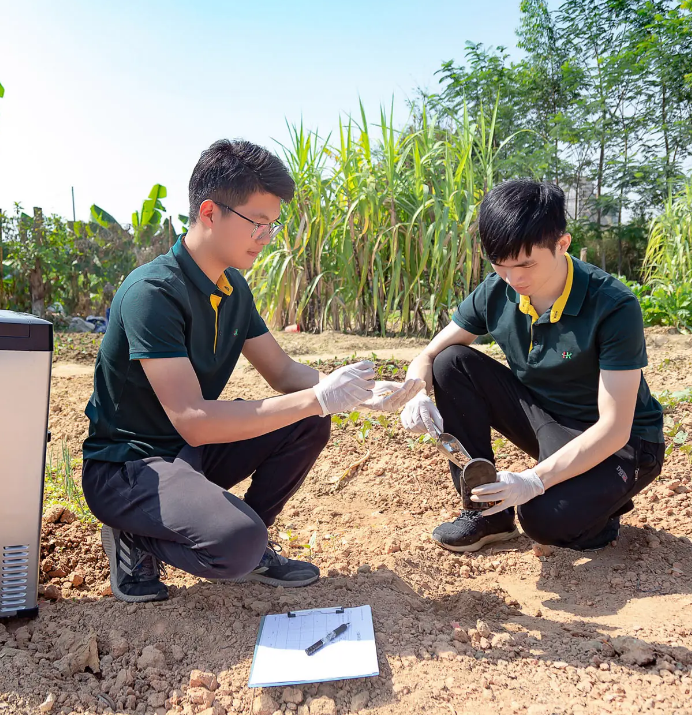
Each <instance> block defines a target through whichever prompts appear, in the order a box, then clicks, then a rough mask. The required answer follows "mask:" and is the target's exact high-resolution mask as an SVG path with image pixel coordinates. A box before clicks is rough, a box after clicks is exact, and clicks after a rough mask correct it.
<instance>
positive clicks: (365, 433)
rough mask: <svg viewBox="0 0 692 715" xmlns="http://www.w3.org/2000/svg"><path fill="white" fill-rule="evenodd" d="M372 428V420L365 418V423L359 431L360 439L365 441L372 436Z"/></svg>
mask: <svg viewBox="0 0 692 715" xmlns="http://www.w3.org/2000/svg"><path fill="white" fill-rule="evenodd" d="M371 430H372V422H371V421H370V420H363V424H362V425H361V426H360V429H359V430H358V432H357V438H358V441H359V442H361V443H363V442H365V440H366V439H368V437H369V436H370V431H371Z"/></svg>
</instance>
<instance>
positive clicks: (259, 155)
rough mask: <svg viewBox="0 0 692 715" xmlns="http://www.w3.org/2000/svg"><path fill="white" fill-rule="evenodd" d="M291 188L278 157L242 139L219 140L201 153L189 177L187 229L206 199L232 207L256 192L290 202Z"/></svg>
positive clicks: (292, 191)
mask: <svg viewBox="0 0 692 715" xmlns="http://www.w3.org/2000/svg"><path fill="white" fill-rule="evenodd" d="M295 188H296V186H295V182H294V181H293V179H292V178H291V175H290V174H289V173H288V169H287V168H286V165H285V164H284V163H283V162H282V161H281V159H279V157H278V156H275V155H274V154H272V153H271V152H270V151H268V150H267V149H265V148H264V147H261V146H258V145H257V144H252V143H251V142H249V141H245V140H243V139H236V140H234V141H230V140H228V139H219V140H218V141H215V142H214V143H213V144H212V145H211V146H210V147H209V148H208V149H205V150H204V151H203V152H202V156H200V158H199V161H198V162H197V165H196V166H195V168H194V170H193V172H192V176H191V177H190V184H189V195H190V225H192V224H194V223H195V222H196V221H197V216H198V215H199V207H200V206H201V205H202V202H203V201H206V200H207V199H211V200H212V201H221V202H222V203H224V204H227V205H228V206H231V207H235V206H242V205H243V204H244V203H245V202H246V201H247V199H248V198H249V197H250V196H251V195H252V194H254V193H258V192H259V193H263V194H273V195H274V196H278V197H279V198H280V199H283V200H284V201H290V200H291V199H292V198H293V194H294V192H295Z"/></svg>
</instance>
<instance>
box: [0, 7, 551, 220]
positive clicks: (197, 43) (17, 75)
mask: <svg viewBox="0 0 692 715" xmlns="http://www.w3.org/2000/svg"><path fill="white" fill-rule="evenodd" d="M555 4H556V3H551V5H555ZM0 17H1V31H0V83H2V84H3V85H4V87H5V97H4V99H0V208H2V209H4V210H5V211H10V210H12V208H13V203H14V202H15V201H19V202H21V204H22V205H23V206H24V208H25V210H29V211H30V209H31V207H32V206H42V207H43V209H44V211H45V212H46V213H58V214H61V215H62V216H65V217H67V218H72V199H71V193H70V188H71V187H72V186H74V189H75V197H76V210H77V218H79V219H87V218H88V217H89V207H90V206H91V204H92V203H96V204H98V205H99V206H101V207H102V208H104V209H106V210H107V211H109V212H110V213H112V214H113V215H114V216H115V217H116V218H117V219H118V220H120V221H121V222H122V223H129V222H130V216H131V214H132V211H133V210H135V209H138V208H139V207H140V206H141V203H142V200H143V199H144V198H145V197H146V196H147V194H148V193H149V190H150V189H151V186H152V185H153V184H155V183H161V184H163V185H164V186H166V187H167V188H168V199H167V200H165V201H164V205H165V206H166V209H167V211H168V212H169V213H170V214H172V215H173V216H177V214H178V213H184V214H187V212H188V211H187V182H188V179H189V176H190V173H191V171H192V168H193V167H194V165H195V163H196V161H197V159H198V158H199V154H200V152H201V151H202V150H203V149H204V148H205V147H206V146H208V145H209V144H210V143H211V142H212V141H214V140H215V139H218V138H221V137H229V138H235V137H243V138H245V139H249V140H251V141H254V142H256V143H259V144H263V145H265V146H267V147H269V148H273V149H275V150H276V149H278V147H277V145H276V144H275V142H274V140H279V141H282V142H285V141H286V140H287V138H288V132H287V129H286V121H288V122H290V123H299V122H300V121H301V117H302V119H303V122H304V124H305V126H306V127H307V128H311V129H319V131H320V132H321V133H322V134H327V133H329V132H330V131H332V130H333V129H335V128H336V127H337V126H338V118H339V114H340V113H342V114H349V113H352V114H354V115H355V114H356V113H357V111H358V98H359V96H360V97H361V98H362V99H363V101H364V104H365V107H366V110H367V112H368V116H369V118H370V121H375V120H376V119H377V116H378V114H379V106H380V104H382V103H384V104H386V105H389V104H390V102H391V101H392V97H394V103H395V122H396V123H397V124H398V125H399V126H401V125H403V124H404V123H405V121H406V118H407V116H408V110H407V107H406V99H407V98H412V97H413V96H414V94H415V89H416V87H425V88H428V89H430V90H435V89H436V88H437V78H436V77H435V71H436V70H438V69H439V67H440V65H441V63H442V62H443V61H444V60H448V59H454V60H456V61H460V60H461V59H462V58H463V53H464V43H465V41H466V40H473V41H475V42H483V43H484V44H487V45H493V46H497V45H505V46H508V47H509V48H511V50H512V53H513V55H516V53H517V51H516V49H515V42H516V36H515V34H514V31H515V28H516V27H517V26H518V22H519V0H494V1H493V2H492V3H488V2H485V3H483V2H478V1H477V0H429V2H426V3H420V2H413V0H374V1H373V0H348V2H342V3H336V2H329V1H326V2H325V0H321V1H318V0H294V1H293V2H286V0H282V1H281V2H279V1H278V0H263V1H262V2H257V1H255V2H243V3H241V2H237V1H236V0H226V1H225V2H224V1H223V0H195V1H194V2H192V1H191V0H188V1H187V2H183V1H182V0H166V2H164V1H163V0H149V1H148V2H146V3H144V2H141V1H136V0H120V1H119V2H117V3H106V2H93V0H92V1H91V2H87V1H86V0H62V2H52V1H51V0H22V2H5V3H2V12H1V14H0ZM516 56H518V55H516Z"/></svg>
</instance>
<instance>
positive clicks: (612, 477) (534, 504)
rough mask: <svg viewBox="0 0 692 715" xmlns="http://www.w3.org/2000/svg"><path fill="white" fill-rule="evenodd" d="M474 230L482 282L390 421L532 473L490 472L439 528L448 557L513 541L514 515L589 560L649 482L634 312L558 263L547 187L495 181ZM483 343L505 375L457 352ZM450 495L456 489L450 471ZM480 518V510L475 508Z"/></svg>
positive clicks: (655, 437) (618, 290) (620, 296)
mask: <svg viewBox="0 0 692 715" xmlns="http://www.w3.org/2000/svg"><path fill="white" fill-rule="evenodd" d="M478 230H479V233H480V239H481V243H482V246H483V250H484V253H485V256H486V258H487V259H488V260H489V262H490V263H491V265H492V268H493V271H494V272H493V273H491V274H490V275H489V276H488V277H487V278H486V279H485V280H484V281H483V282H482V283H481V284H480V285H479V286H478V288H476V289H475V290H474V291H473V292H472V293H471V294H470V295H469V296H468V297H467V298H466V299H465V300H464V301H463V302H462V303H461V305H460V306H459V308H458V310H457V311H456V313H455V314H454V316H453V320H452V322H451V323H450V324H449V325H448V326H447V327H446V328H444V330H442V331H441V332H440V333H439V334H438V335H437V336H436V337H435V338H434V339H433V340H432V342H431V343H430V344H429V345H428V346H427V347H426V348H425V349H424V350H423V352H422V353H421V354H420V355H419V356H418V357H417V358H415V359H414V360H413V362H412V363H411V365H410V367H409V370H408V373H407V378H409V379H422V380H424V381H425V384H426V387H427V389H428V390H434V395H435V403H433V401H432V400H431V399H430V398H429V397H428V396H427V394H425V392H421V393H418V394H417V395H416V396H415V397H414V398H413V399H412V400H411V401H410V402H409V403H408V404H407V405H406V407H405V408H404V410H403V412H402V415H401V421H402V423H403V425H404V426H405V427H406V428H407V429H409V430H412V431H413V432H425V431H433V430H434V427H437V428H438V429H441V428H442V426H443V425H444V429H445V430H446V431H447V432H450V433H451V434H452V435H454V436H455V437H456V438H458V439H459V440H460V441H461V443H462V444H463V445H464V446H465V447H466V449H467V451H468V452H469V453H470V456H471V457H473V458H477V457H481V458H485V459H487V460H490V461H494V456H493V450H492V446H491V438H490V434H491V433H490V430H491V428H494V429H495V430H497V431H498V432H500V433H501V434H503V435H504V436H505V437H506V438H507V439H509V440H510V441H511V442H513V443H514V444H515V445H516V446H517V447H519V448H520V449H521V450H523V451H524V452H525V453H526V454H527V455H529V456H530V457H532V458H533V459H535V460H537V464H536V465H535V466H534V467H533V468H531V469H527V470H525V471H523V472H519V473H514V472H508V471H501V472H499V473H498V474H497V481H496V482H494V483H491V484H486V485H484V486H478V487H476V488H475V489H473V490H472V496H471V501H473V502H480V506H481V507H482V505H483V503H486V502H495V504H494V505H493V506H491V507H490V508H487V509H485V510H484V511H477V510H468V509H467V510H462V512H461V514H460V516H459V517H458V518H457V519H455V520H454V521H452V522H449V523H444V524H441V525H440V526H438V527H437V528H436V529H435V530H434V532H433V538H434V540H435V541H436V542H437V543H438V544H439V545H440V546H442V547H444V548H445V549H449V550H450V551H476V550H477V549H479V548H481V547H482V546H483V545H484V544H487V543H490V542H495V541H505V540H507V539H512V538H514V537H515V536H517V534H518V532H517V529H516V526H515V507H516V508H517V512H518V514H517V515H518V518H519V521H520V523H521V525H522V527H523V529H524V531H525V533H526V534H528V536H530V537H531V538H532V539H534V540H535V541H537V542H539V543H542V544H552V545H555V546H562V547H567V548H571V549H575V550H580V551H596V550H599V549H602V548H604V547H605V546H607V545H608V544H609V543H611V542H613V541H615V540H616V539H617V537H618V534H619V529H620V516H621V515H622V514H624V513H626V512H628V511H630V510H631V509H633V508H634V505H633V502H632V497H633V496H634V495H635V494H637V493H638V492H640V491H641V490H642V489H643V488H644V487H646V486H647V485H648V484H650V483H651V482H652V481H653V480H654V479H655V478H656V477H657V476H658V475H659V474H660V472H661V467H662V463H663V457H664V443H663V411H662V409H661V405H660V404H659V403H658V402H657V401H656V400H655V399H654V398H653V397H652V395H651V393H650V391H649V388H648V386H647V384H646V381H645V380H644V377H643V375H642V368H643V367H645V366H646V364H647V358H646V347H645V340H644V328H643V322H642V315H641V310H640V307H639V303H638V302H637V300H636V298H635V297H634V295H633V294H632V293H631V292H630V290H629V289H628V288H627V287H626V286H624V285H623V284H622V283H621V282H620V281H618V280H617V279H615V278H613V277H612V276H610V275H609V274H607V273H605V272H604V271H602V270H600V269H599V268H596V267H594V266H592V265H589V264H587V263H583V262H582V261H579V260H577V259H576V258H573V257H572V256H570V255H569V253H568V252H567V250H568V249H569V246H570V241H571V237H570V235H569V234H568V233H566V220H565V197H564V194H563V192H562V190H561V189H560V188H559V187H558V186H555V185H552V184H547V183H539V182H536V181H531V180H516V181H507V182H505V183H503V184H500V185H498V186H496V187H495V188H494V189H492V190H491V191H490V192H489V193H488V194H487V195H486V196H485V198H484V200H483V202H482V204H481V207H480V211H479V221H478ZM487 333H489V334H490V335H491V336H492V337H493V339H494V340H495V341H496V343H497V344H498V346H499V347H500V348H501V349H502V352H503V353H504V354H505V357H506V359H507V364H508V367H505V366H504V365H502V364H500V363H499V362H497V361H496V360H494V359H492V358H490V357H488V356H487V355H485V354H483V353H482V352H480V351H478V350H475V349H474V348H472V347H470V346H471V344H472V343H473V342H474V340H475V339H476V338H477V336H479V335H485V334H487ZM450 469H451V472H452V479H453V481H454V485H455V487H456V489H457V491H459V492H460V493H461V491H462V488H461V487H462V485H461V478H462V477H461V475H460V470H459V468H458V467H457V466H455V465H452V464H451V463H450ZM486 506H487V504H486Z"/></svg>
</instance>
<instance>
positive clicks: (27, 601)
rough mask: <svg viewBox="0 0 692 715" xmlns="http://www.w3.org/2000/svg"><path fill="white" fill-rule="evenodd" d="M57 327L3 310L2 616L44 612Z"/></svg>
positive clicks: (0, 362) (0, 401)
mask: <svg viewBox="0 0 692 715" xmlns="http://www.w3.org/2000/svg"><path fill="white" fill-rule="evenodd" d="M52 359H53V325H52V324H51V323H49V322H48V321H46V320H41V319H40V318H36V317H35V316H33V315H26V314H24V313H13V312H10V311H8V310H0V618H5V617H8V616H20V617H32V616H35V615H36V614H37V613H38V569H39V556H40V551H41V513H42V507H43V479H44V471H45V465H46V439H47V435H48V431H47V430H48V401H49V396H50V372H51V364H52Z"/></svg>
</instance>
